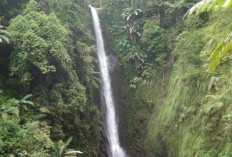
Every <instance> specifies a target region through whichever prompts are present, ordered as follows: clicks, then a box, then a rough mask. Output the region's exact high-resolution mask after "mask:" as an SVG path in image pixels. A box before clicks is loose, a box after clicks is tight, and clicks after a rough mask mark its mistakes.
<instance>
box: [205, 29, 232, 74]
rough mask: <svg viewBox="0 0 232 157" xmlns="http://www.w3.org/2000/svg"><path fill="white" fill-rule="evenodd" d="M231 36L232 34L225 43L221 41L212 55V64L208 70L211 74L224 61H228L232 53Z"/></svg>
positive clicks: (231, 34) (210, 58)
mask: <svg viewBox="0 0 232 157" xmlns="http://www.w3.org/2000/svg"><path fill="white" fill-rule="evenodd" d="M231 36H232V33H230V34H229V35H228V36H227V38H226V39H225V40H224V41H221V42H220V43H219V44H217V46H216V47H215V49H214V51H213V52H212V54H211V55H210V57H209V60H210V64H209V69H208V71H209V72H214V71H215V70H216V68H217V67H218V65H219V64H220V63H221V62H223V60H226V57H227V56H228V53H231V51H232V49H231V45H232V43H231Z"/></svg>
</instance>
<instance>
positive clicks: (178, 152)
mask: <svg viewBox="0 0 232 157" xmlns="http://www.w3.org/2000/svg"><path fill="white" fill-rule="evenodd" d="M231 12H232V10H231V9H229V10H227V11H223V12H219V13H214V14H208V13H204V14H201V15H200V16H195V17H190V18H187V19H185V24H184V25H185V27H184V28H183V29H182V31H181V33H178V34H177V35H176V39H175V41H174V42H173V43H174V46H173V50H172V52H171V53H170V54H169V55H168V56H167V58H166V63H165V64H163V65H162V66H159V67H156V69H153V76H152V78H151V80H150V82H149V83H148V84H143V83H138V84H137V86H136V88H135V89H129V84H128V86H125V84H124V87H123V90H122V99H123V101H122V104H123V107H125V109H126V111H125V112H126V119H127V120H126V124H127V133H128V138H127V145H128V149H127V150H128V152H129V153H131V154H132V155H133V154H139V156H150V157H162V156H163V157H166V156H169V157H184V156H195V157H202V156H204V157H214V156H215V157H216V156H217V157H227V156H231V155H232V141H231V139H232V138H231V137H232V132H231V131H232V125H231V121H232V118H231V116H232V108H231V102H232V98H231V94H232V88H231V83H232V82H231V81H232V80H231V74H232V72H231V68H230V67H231V56H230V51H229V52H228V54H224V55H221V57H220V58H219V60H220V64H218V65H217V66H216V69H215V71H210V70H209V69H210V67H212V66H214V65H213V64H217V63H214V59H212V54H213V53H215V52H214V51H215V47H217V44H218V43H220V41H223V40H224V39H225V37H227V35H228V34H229V33H230V31H231V22H230V21H231V20H232V18H231V17H230V16H228V15H230V14H231ZM108 25H109V24H108ZM174 29H175V30H174V31H176V32H177V31H178V28H177V27H175V28H174ZM143 31H144V30H143ZM168 35H169V34H168ZM168 39H170V38H166V40H168ZM115 40H116V39H115V38H114V39H112V42H115ZM166 42H168V41H166ZM112 46H115V45H112ZM115 47H116V46H115ZM115 49H116V51H117V48H115ZM117 55H118V56H119V58H120V55H121V54H119V53H118V54H117ZM214 55H215V54H214ZM210 56H211V57H210ZM121 61H122V64H123V66H122V68H123V70H124V74H125V75H126V77H127V79H128V80H130V77H128V75H129V76H131V73H133V72H132V71H129V70H128V69H130V68H129V66H130V64H129V63H127V64H124V63H123V59H121ZM132 75H133V74H132ZM128 83H129V82H128ZM130 83H131V82H130Z"/></svg>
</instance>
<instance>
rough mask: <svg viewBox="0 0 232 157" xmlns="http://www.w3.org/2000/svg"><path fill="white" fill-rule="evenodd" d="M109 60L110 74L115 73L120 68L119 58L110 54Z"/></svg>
mask: <svg viewBox="0 0 232 157" xmlns="http://www.w3.org/2000/svg"><path fill="white" fill-rule="evenodd" d="M107 59H108V63H109V71H110V73H113V72H114V71H115V70H116V68H118V67H119V66H120V62H119V60H118V58H117V57H115V56H114V55H112V54H110V55H109V56H108V58H107Z"/></svg>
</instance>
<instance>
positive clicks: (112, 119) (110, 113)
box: [90, 6, 126, 157]
mask: <svg viewBox="0 0 232 157" xmlns="http://www.w3.org/2000/svg"><path fill="white" fill-rule="evenodd" d="M90 8H91V13H92V18H93V24H94V30H95V36H96V44H97V52H98V53H97V54H98V60H99V67H100V74H101V81H102V96H103V98H104V101H105V103H103V105H105V106H104V107H103V109H104V111H103V112H104V114H105V116H104V118H105V119H104V122H105V123H106V124H104V125H105V133H106V136H107V138H108V142H109V150H108V156H109V157H126V154H125V152H124V150H123V148H122V147H121V146H120V142H119V135H118V124H117V119H116V113H115V106H114V105H115V104H114V100H113V95H112V90H111V81H110V75H109V64H108V60H107V56H106V52H105V48H104V41H103V37H102V32H101V25H100V20H99V17H98V14H97V10H96V8H94V7H92V6H90Z"/></svg>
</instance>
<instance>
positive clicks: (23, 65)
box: [8, 0, 72, 82]
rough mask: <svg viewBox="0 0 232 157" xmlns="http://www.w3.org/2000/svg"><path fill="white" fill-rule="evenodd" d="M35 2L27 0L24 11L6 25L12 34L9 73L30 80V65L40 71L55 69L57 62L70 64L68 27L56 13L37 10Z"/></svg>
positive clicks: (67, 66)
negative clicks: (66, 43) (66, 44)
mask: <svg viewBox="0 0 232 157" xmlns="http://www.w3.org/2000/svg"><path fill="white" fill-rule="evenodd" d="M37 10H38V9H37V3H36V2H35V1H33V0H32V1H30V2H29V4H28V5H27V7H26V9H25V10H24V12H23V15H20V16H17V17H16V18H15V19H13V20H12V21H11V24H10V26H9V28H8V30H9V32H10V33H11V35H12V38H11V40H12V43H13V45H14V51H13V53H12V55H11V65H10V69H11V75H17V76H19V77H20V78H21V81H22V82H30V81H31V80H32V79H33V74H32V73H31V72H30V71H31V70H32V69H33V67H32V66H31V65H33V66H34V67H35V68H38V69H39V70H40V71H41V73H42V74H48V73H50V72H55V71H56V65H55V63H54V61H55V62H57V63H58V64H60V65H61V66H62V67H63V68H64V69H66V70H69V69H70V68H71V64H72V62H71V58H70V56H69V54H68V53H67V50H66V48H65V39H66V38H67V35H68V33H67V30H66V29H65V27H63V26H62V25H61V24H60V22H59V20H58V19H57V17H56V15H55V14H50V15H49V16H47V15H46V14H45V13H44V12H38V11H37Z"/></svg>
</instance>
